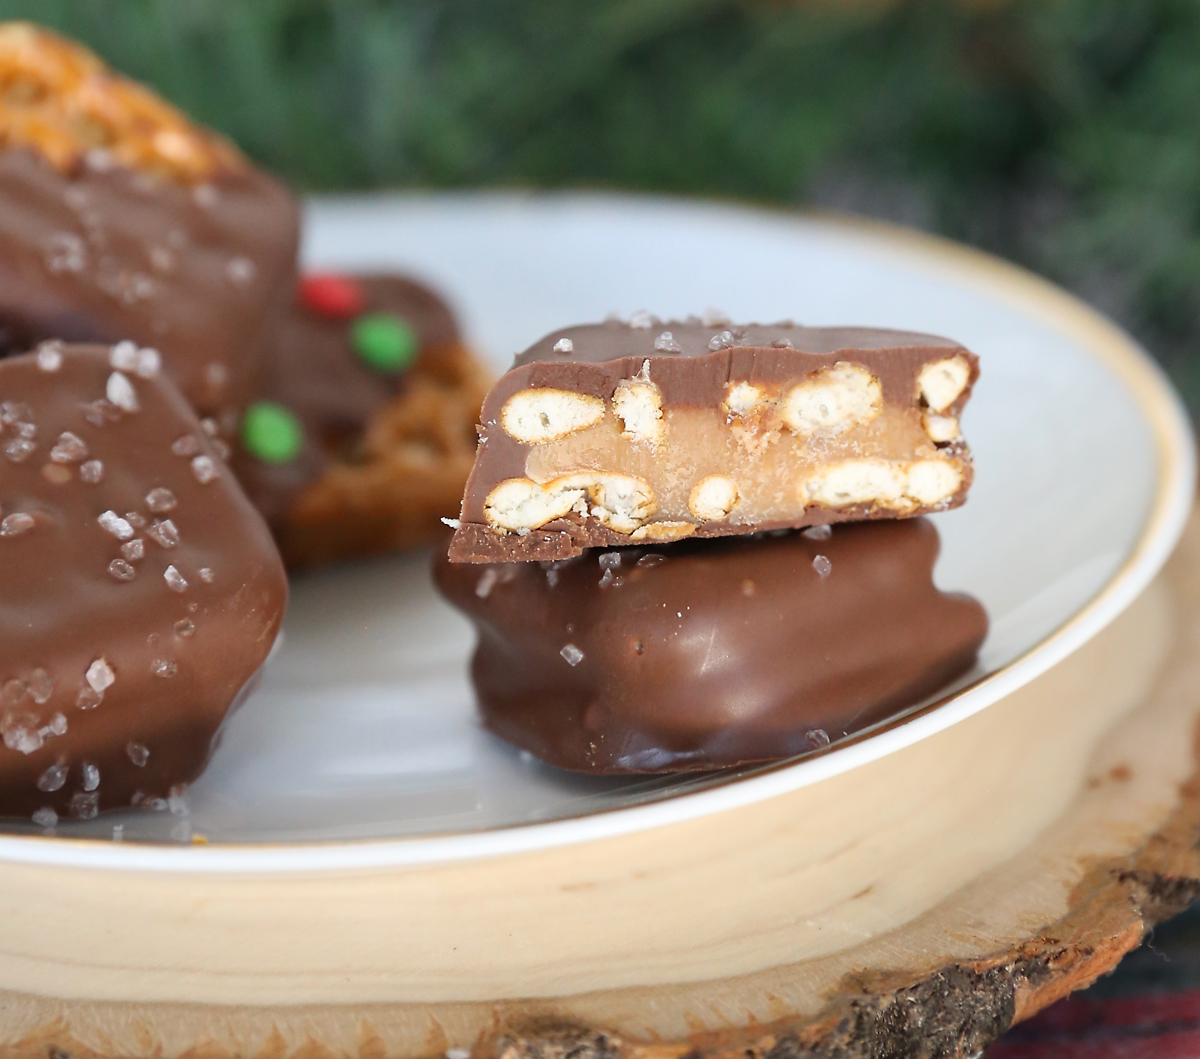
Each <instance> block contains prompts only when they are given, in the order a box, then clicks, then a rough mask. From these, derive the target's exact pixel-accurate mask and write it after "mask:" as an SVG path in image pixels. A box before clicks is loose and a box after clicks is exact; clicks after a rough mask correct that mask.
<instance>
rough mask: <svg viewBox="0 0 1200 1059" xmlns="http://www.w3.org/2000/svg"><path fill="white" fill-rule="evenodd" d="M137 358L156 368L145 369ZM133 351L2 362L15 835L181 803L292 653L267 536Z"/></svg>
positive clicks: (2, 719)
mask: <svg viewBox="0 0 1200 1059" xmlns="http://www.w3.org/2000/svg"><path fill="white" fill-rule="evenodd" d="M135 353H136V351H135ZM129 359H130V352H129V349H128V348H127V347H119V348H117V349H116V350H110V349H108V348H106V347H94V346H91V347H81V346H63V345H59V344H46V345H44V346H42V347H41V348H40V349H39V350H38V351H37V352H36V353H31V354H26V355H24V356H19V357H11V358H9V359H7V360H3V361H0V739H2V745H0V815H3V816H28V815H31V814H33V813H35V812H36V813H38V814H39V819H40V820H41V821H43V822H45V821H46V820H48V819H52V818H53V817H54V816H55V815H59V816H63V815H70V816H76V817H88V816H92V815H94V814H95V813H96V812H97V811H99V810H103V809H109V808H116V807H120V806H128V805H130V804H135V805H136V804H139V803H141V802H144V801H151V802H153V800H154V799H162V798H167V797H168V796H169V794H170V792H171V788H172V787H175V786H178V785H180V784H186V783H188V782H190V781H191V780H193V779H195V777H196V776H197V775H198V774H199V772H200V770H201V769H202V768H203V767H204V764H205V762H206V761H207V759H208V755H209V752H210V749H211V746H212V741H213V736H214V734H215V733H216V731H217V728H218V726H219V725H220V723H221V721H222V719H223V718H224V716H225V714H226V712H227V711H228V709H229V708H230V706H231V704H233V703H234V702H235V700H236V699H237V697H238V695H239V693H240V692H241V691H242V689H243V688H244V687H245V686H246V684H247V682H248V681H249V680H250V678H251V677H252V676H253V675H254V674H255V673H256V672H257V670H258V668H259V667H260V666H261V664H262V662H263V660H264V659H265V658H266V655H267V652H268V651H269V650H270V648H271V644H272V643H273V642H274V639H275V635H276V632H277V630H278V628H279V623H280V620H281V618H282V615H283V608H284V603H285V601H286V597H287V583H286V581H285V578H284V573H283V567H282V564H281V563H280V560H279V555H278V553H277V552H276V550H275V546H274V544H273V543H272V541H271V536H270V533H269V532H268V530H267V527H266V525H265V524H264V523H263V521H262V519H261V518H260V516H259V515H258V512H256V511H255V510H254V508H253V506H252V505H251V504H250V502H249V501H248V500H247V499H246V497H245V495H244V494H243V493H242V491H241V489H240V487H239V486H238V484H237V482H236V481H235V480H234V478H233V475H232V474H231V473H230V472H229V470H228V469H227V468H226V467H225V466H224V463H223V462H222V460H221V458H220V455H219V453H218V452H217V451H216V449H215V448H214V446H213V444H212V440H211V439H210V438H209V437H208V435H207V433H206V432H205V430H204V429H203V427H202V425H201V424H200V422H199V421H198V420H197V418H196V416H195V414H194V413H193V412H192V410H191V409H190V408H189V407H188V404H187V402H186V401H185V400H184V398H183V397H182V395H181V394H180V393H179V391H178V390H177V389H176V388H175V387H174V385H172V384H171V383H170V382H169V380H167V379H166V378H165V377H163V376H162V375H161V374H160V373H158V372H157V371H156V366H155V364H154V362H153V360H152V359H145V358H142V359H139V358H138V357H136V356H134V357H133V361H134V363H135V365H136V367H135V369H134V370H122V369H121V367H120V365H122V364H125V363H126V362H127V361H128V360H129Z"/></svg>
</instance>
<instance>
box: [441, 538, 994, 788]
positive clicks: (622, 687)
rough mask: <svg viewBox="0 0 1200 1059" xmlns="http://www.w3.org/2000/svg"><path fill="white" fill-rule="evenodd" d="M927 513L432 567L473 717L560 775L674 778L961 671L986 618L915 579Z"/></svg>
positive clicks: (790, 752)
mask: <svg viewBox="0 0 1200 1059" xmlns="http://www.w3.org/2000/svg"><path fill="white" fill-rule="evenodd" d="M937 552H938V535H937V531H936V530H935V529H934V527H933V524H932V523H931V522H930V521H929V520H928V519H907V520H902V521H890V522H889V521H880V522H871V523H858V524H850V525H842V526H838V527H836V528H834V529H832V530H831V529H830V527H828V526H822V527H819V528H814V529H809V530H803V531H799V532H796V531H785V532H783V533H781V534H780V533H777V534H774V535H766V536H762V537H757V536H756V537H737V538H725V539H723V540H691V541H685V542H683V543H680V544H673V545H670V546H654V547H647V548H628V549H614V550H598V549H597V550H590V551H588V552H587V553H585V554H584V555H582V556H580V557H577V558H574V559H567V560H562V561H557V562H547V563H497V564H491V565H486V566H471V565H467V564H464V563H452V562H449V561H448V560H445V559H443V560H441V561H439V562H438V563H437V565H436V569H435V578H436V580H437V584H438V587H439V588H440V590H441V591H442V593H443V594H444V595H445V596H446V598H447V599H448V600H449V601H450V602H451V603H452V604H454V606H456V607H457V608H459V609H460V610H461V611H463V613H465V614H466V615H467V616H468V617H469V618H470V619H471V620H472V622H473V623H474V624H475V627H476V629H477V631H478V634H479V639H478V645H477V647H476V649H475V655H474V658H473V660H472V663H471V678H472V681H473V683H474V686H475V693H476V697H477V699H478V703H479V708H480V712H481V714H482V717H483V721H484V724H485V725H486V726H487V727H488V728H489V729H491V731H493V732H494V733H496V734H497V735H498V736H500V737H501V738H503V739H506V740H508V741H509V742H510V743H514V744H515V745H517V746H519V747H522V748H524V749H525V750H528V751H529V752H530V753H532V754H534V755H535V756H536V757H538V758H539V759H541V760H542V761H544V762H546V763H548V764H550V765H556V766H558V767H559V768H565V769H573V770H577V771H583V772H599V773H624V772H674V771H680V770H690V769H712V768H724V767H728V766H733V765H743V764H749V763H753V762H764V761H773V760H777V759H780V758H788V757H792V756H794V755H798V754H804V753H807V752H810V751H817V750H821V749H823V748H824V747H826V746H828V745H830V743H836V742H837V741H838V740H840V739H844V738H845V737H846V736H848V735H853V734H854V733H856V732H861V731H862V730H863V729H865V728H868V727H870V726H871V725H874V724H877V723H879V722H881V721H884V720H886V719H888V718H890V717H893V716H895V715H897V714H900V713H902V712H903V711H904V710H905V709H907V708H908V707H911V706H913V705H915V704H916V703H919V702H920V701H921V700H923V699H925V698H927V697H928V696H930V695H932V694H934V693H935V692H937V691H938V690H939V689H941V688H943V687H945V686H946V685H947V684H948V683H949V682H950V681H953V680H954V679H955V678H957V677H959V676H961V675H962V674H964V673H966V672H967V671H969V670H970V669H971V667H972V666H973V665H974V663H975V657H976V653H977V651H978V650H979V646H980V644H981V643H982V642H983V638H984V635H985V634H986V632H987V616H986V613H985V612H984V609H983V607H982V606H980V604H979V603H978V602H976V601H975V600H974V599H972V598H971V597H969V596H965V595H958V594H949V593H945V592H941V591H939V590H938V589H937V588H936V587H935V585H934V583H933V565H934V560H935V559H936V557H937Z"/></svg>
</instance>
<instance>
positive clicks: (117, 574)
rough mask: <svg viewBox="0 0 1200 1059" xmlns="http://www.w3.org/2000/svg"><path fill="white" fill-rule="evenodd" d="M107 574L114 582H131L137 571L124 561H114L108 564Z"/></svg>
mask: <svg viewBox="0 0 1200 1059" xmlns="http://www.w3.org/2000/svg"><path fill="white" fill-rule="evenodd" d="M108 572H109V574H110V576H111V577H112V578H113V580H114V581H132V580H133V579H134V578H135V577H137V571H136V570H135V569H134V568H133V567H132V566H130V565H129V563H127V562H126V561H125V560H124V559H114V560H113V561H112V562H111V563H109V564H108Z"/></svg>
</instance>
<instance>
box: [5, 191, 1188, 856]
mask: <svg viewBox="0 0 1200 1059" xmlns="http://www.w3.org/2000/svg"><path fill="white" fill-rule="evenodd" d="M401 199H403V200H408V201H410V202H411V201H421V200H424V201H426V202H428V201H432V200H440V201H453V200H457V201H470V200H475V201H478V200H481V199H486V200H491V201H496V202H507V203H509V204H518V203H528V202H530V201H538V202H554V203H555V204H556V205H557V206H559V207H560V208H561V207H563V206H569V205H571V204H573V203H577V202H579V203H587V204H597V203H605V202H607V203H618V204H627V205H634V204H641V205H645V204H650V203H658V204H659V205H667V204H672V205H678V206H689V207H693V208H695V207H701V208H703V207H711V208H715V209H718V210H724V211H726V212H729V213H742V214H745V215H749V216H758V217H765V218H770V219H771V220H772V221H774V222H775V223H781V224H786V225H788V226H804V227H807V228H809V229H811V228H813V227H818V228H822V229H825V230H827V231H829V232H832V233H841V234H844V235H849V236H850V237H852V238H854V239H855V240H856V241H857V242H859V243H860V244H866V245H867V247H868V248H869V249H870V250H871V251H873V252H876V253H884V254H889V253H890V254H891V255H893V256H898V257H902V258H903V259H904V261H905V263H906V264H907V265H909V266H910V267H913V268H919V269H921V270H922V271H924V272H926V273H934V274H939V275H943V276H945V275H947V274H952V275H953V277H954V280H955V282H956V283H957V284H959V285H960V286H965V287H967V288H968V289H972V290H977V291H983V292H985V293H987V294H988V295H989V296H990V297H992V298H994V299H995V300H997V301H999V302H1001V303H1004V304H1007V305H1010V306H1015V307H1017V308H1019V309H1020V311H1021V312H1022V314H1023V315H1025V316H1027V317H1032V318H1034V319H1037V320H1039V321H1040V322H1042V323H1044V324H1046V325H1047V326H1049V327H1051V328H1052V329H1053V330H1055V331H1057V332H1058V333H1060V334H1063V335H1065V336H1067V337H1068V338H1069V339H1071V340H1072V341H1073V342H1074V343H1075V344H1076V345H1077V346H1078V348H1079V349H1080V350H1081V351H1082V352H1084V353H1085V354H1086V355H1088V356H1090V357H1094V358H1095V359H1097V360H1099V361H1100V362H1101V363H1103V364H1104V365H1105V366H1106V367H1107V368H1108V369H1109V370H1110V371H1112V372H1113V373H1114V375H1116V376H1117V377H1118V378H1119V379H1120V380H1121V381H1122V382H1123V383H1124V384H1125V385H1126V387H1127V389H1128V390H1129V392H1130V393H1131V395H1132V396H1133V398H1134V400H1135V402H1136V404H1137V405H1138V408H1139V410H1140V411H1141V413H1142V415H1143V418H1144V421H1145V423H1146V425H1147V426H1148V427H1149V429H1150V431H1151V435H1152V438H1153V443H1154V448H1155V454H1156V458H1157V481H1156V483H1155V490H1154V496H1153V499H1152V501H1151V503H1150V507H1149V512H1148V514H1147V517H1146V521H1145V524H1144V526H1143V528H1142V532H1141V534H1140V535H1139V537H1138V539H1137V541H1136V543H1135V544H1134V546H1133V547H1132V549H1131V550H1130V552H1129V554H1128V555H1127V556H1126V557H1125V559H1124V561H1123V562H1122V563H1121V566H1120V567H1119V568H1118V569H1117V570H1116V571H1115V572H1114V573H1113V575H1112V576H1111V577H1110V578H1109V580H1108V581H1107V582H1106V583H1105V585H1104V586H1103V587H1102V588H1101V589H1100V590H1099V591H1098V592H1097V593H1096V594H1095V595H1094V596H1093V597H1092V598H1091V599H1090V600H1089V601H1088V602H1087V603H1085V604H1084V605H1083V606H1082V607H1080V608H1079V609H1078V610H1077V611H1076V612H1075V613H1074V614H1072V615H1071V616H1070V617H1069V618H1067V620H1066V621H1065V622H1063V623H1062V624H1061V625H1059V626H1057V627H1056V628H1055V629H1054V630H1052V631H1051V632H1050V633H1049V634H1047V635H1046V636H1045V637H1043V638H1042V639H1041V640H1040V641H1038V642H1037V643H1036V644H1034V645H1032V646H1031V647H1029V648H1028V649H1027V650H1025V651H1023V652H1022V653H1021V654H1019V655H1018V656H1017V657H1016V658H1014V659H1012V660H1010V661H1009V662H1008V663H1006V664H1005V665H1004V666H1002V667H1000V668H999V669H998V670H996V671H995V672H993V673H989V674H987V675H985V676H983V677H981V678H980V679H978V680H976V681H973V682H972V683H970V684H968V685H966V686H964V687H962V688H959V689H957V690H955V691H954V692H952V693H950V694H948V695H945V696H943V697H941V698H939V699H937V700H935V701H934V702H932V703H929V704H927V705H926V706H925V707H923V708H921V709H920V710H918V711H916V712H915V713H912V714H907V715H905V716H903V717H901V718H898V719H894V720H892V721H890V722H885V723H884V724H883V725H882V726H877V727H875V728H873V729H871V730H869V731H868V732H865V733H862V734H860V735H857V736H855V737H852V738H851V739H850V740H846V741H842V742H840V743H838V744H837V745H836V746H833V747H830V748H829V750H828V751H825V752H823V753H819V754H815V755H809V756H807V757H805V758H804V759H802V760H800V761H791V762H780V763H776V764H774V765H768V766H765V767H763V768H759V769H756V770H754V771H753V772H752V773H751V774H749V775H743V776H733V777H730V779H729V781H728V782H726V783H720V784H717V785H715V786H711V787H707V788H705V789H703V790H700V791H681V792H679V793H676V794H666V795H664V796H662V797H660V798H656V799H655V800H654V801H651V802H647V803H644V804H640V805H633V806H627V807H621V808H612V809H603V810H598V811H595V812H589V813H581V814H576V815H572V816H566V817H560V818H557V819H555V820H550V821H540V822H529V823H522V824H512V825H507V826H504V827H499V828H487V829H475V830H466V831H454V832H444V833H435V834H429V835H411V836H393V837H375V838H360V839H303V840H293V841H280V842H245V843H241V842H229V843H211V844H200V845H191V846H187V845H175V844H170V843H151V842H135V841H126V842H114V841H113V840H111V839H108V838H99V837H87V838H82V837H65V836H58V835H51V836H47V835H15V834H0V862H14V863H25V864H39V865H46V866H59V867H69V868H87V869H108V870H124V871H137V872H145V871H152V872H184V873H188V874H192V873H199V874H207V873H222V874H229V873H232V874H263V873H271V874H279V873H283V874H293V873H297V872H303V873H311V872H320V873H338V872H343V871H354V870H363V869H371V868H393V867H412V866H417V865H423V864H434V863H446V862H450V861H458V860H475V859H479V858H484V857H492V856H500V855H504V854H519V853H526V852H532V851H536V850H539V849H544V848H548V847H556V846H561V845H572V844H576V843H581V842H589V841H595V840H598V839H602V838H607V837H611V836H614V835H619V834H628V833H633V832H637V831H644V830H650V829H653V828H655V827H661V826H664V825H667V824H671V823H677V822H682V821H684V820H690V819H696V818H698V817H702V816H707V815H710V814H712V813H716V812H721V811H724V810H726V809H734V808H737V807H740V806H744V805H747V804H750V803H752V802H756V801H760V800H763V799H766V798H770V797H773V796H775V795H778V794H782V793H785V792H787V791H791V790H795V789H797V788H799V787H804V786H809V785H811V784H814V783H819V782H821V781H822V780H825V779H829V778H831V777H833V776H836V775H839V774H841V773H843V772H848V771H851V770H852V769H854V768H857V767H859V766H861V765H865V764H867V763H869V762H871V761H875V760H878V759H880V758H882V757H885V756H887V755H889V754H892V753H895V752H897V751H899V750H902V749H904V748H905V747H907V746H911V745H912V744H914V743H916V742H918V741H920V740H922V739H925V738H928V737H929V736H932V735H934V734H936V733H937V732H939V731H942V730H944V729H946V728H949V727H950V726H951V725H954V724H957V723H958V722H959V721H962V720H965V719H966V718H968V717H970V716H972V715H973V714H975V713H978V712H979V711H981V710H983V709H986V708H987V707H988V706H990V705H992V704H994V703H995V702H998V701H999V700H1000V699H1002V698H1004V697H1006V696H1007V695H1009V694H1011V693H1012V692H1014V691H1016V690H1017V689H1018V688H1020V687H1022V686H1024V685H1025V684H1027V683H1029V682H1030V681H1032V680H1034V679H1035V678H1037V677H1038V676H1040V675H1042V674H1043V673H1045V672H1046V671H1047V670H1048V669H1050V668H1052V667H1053V666H1054V665H1056V664H1058V663H1059V662H1061V661H1062V660H1063V659H1064V658H1066V657H1067V656H1068V655H1070V654H1071V653H1073V652H1074V651H1075V650H1077V649H1078V648H1079V647H1080V646H1082V645H1083V644H1084V643H1086V642H1087V641H1088V640H1090V639H1091V638H1092V637H1093V636H1095V635H1096V634H1097V633H1098V632H1100V631H1101V630H1102V629H1103V628H1104V627H1105V626H1106V625H1108V624H1109V623H1110V622H1111V621H1112V620H1113V619H1114V618H1116V617H1117V615H1119V614H1120V613H1121V612H1122V611H1124V610H1125V609H1126V607H1128V606H1129V604H1130V603H1132V602H1133V600H1134V599H1136V598H1137V596H1138V595H1139V594H1140V593H1141V592H1142V590H1143V589H1144V588H1145V587H1146V586H1147V585H1148V584H1149V582H1150V581H1151V580H1152V579H1153V577H1154V576H1155V575H1156V574H1157V573H1158V571H1159V570H1160V569H1161V568H1162V566H1163V564H1164V563H1165V562H1166V560H1167V558H1168V557H1169V556H1170V554H1171V552H1172V551H1173V550H1174V548H1175V545H1176V543H1177V542H1178V540H1179V537H1180V535H1181V534H1182V532H1183V529H1184V526H1185V525H1186V522H1187V519H1188V516H1189V514H1190V512H1191V508H1192V501H1193V493H1194V489H1195V485H1196V452H1195V442H1194V437H1193V432H1192V427H1191V421H1190V418H1189V417H1188V413H1187V411H1186V409H1185V407H1184V405H1183V402H1182V400H1181V399H1180V397H1179V395H1178V393H1177V392H1176V391H1175V389H1174V387H1173V385H1172V384H1171V382H1170V380H1169V379H1168V377H1167V375H1166V373H1165V372H1164V371H1163V370H1162V368H1160V367H1159V366H1158V364H1157V363H1156V362H1155V361H1154V360H1153V359H1152V358H1151V356H1150V355H1149V353H1148V352H1146V350H1145V349H1143V347H1142V346H1141V345H1140V344H1139V343H1138V342H1137V341H1136V340H1135V339H1134V338H1133V337H1132V336H1131V335H1129V334H1128V333H1127V332H1126V331H1125V330H1124V329H1122V328H1121V327H1119V326H1118V325H1117V324H1116V323H1114V322H1113V321H1111V320H1109V319H1108V318H1107V317H1105V316H1104V315H1103V314H1101V313H1100V312H1099V311H1098V310H1096V309H1093V308H1092V307H1091V306H1089V305H1087V304H1086V303H1084V302H1082V301H1081V300H1079V299H1078V298H1077V297H1075V296H1074V295H1072V294H1070V293H1069V292H1067V291H1066V290H1064V289H1063V288H1061V287H1059V286H1058V285H1057V284H1054V283H1052V282H1051V281H1050V280H1048V279H1044V278H1043V277H1041V276H1038V275H1037V274H1035V273H1033V272H1031V271H1029V270H1028V269H1025V268H1023V267H1022V266H1020V265H1016V264H1014V263H1012V262H1009V261H1006V260H1004V259H1002V258H999V257H996V256H994V255H992V254H990V253H988V252H986V251H983V250H979V249H976V248H974V247H970V246H967V245H965V244H962V243H957V242H955V241H953V240H950V239H947V238H945V237H942V236H938V235H933V234H930V233H926V232H922V231H918V230H914V229H910V228H904V227H901V226H898V225H893V224H889V223H887V222H884V221H877V220H873V219H870V218H866V217H861V216H856V215H852V214H843V213H837V212H832V211H826V210H812V209H784V208H772V207H769V206H761V205H755V204H747V203H744V202H736V201H730V200H727V199H720V198H705V197H696V198H691V197H686V196H675V195H654V194H638V193H628V194H624V193H616V192H599V193H595V192H586V191H584V192H580V191H569V192H523V193H522V192H503V191H501V192H489V191H471V192H449V193H441V192H419V191H418V192H415V193H404V192H401V193H396V192H390V193H388V192H385V193H375V194H371V193H368V194H360V195H340V196H327V197H318V198H316V199H310V200H307V202H306V206H308V205H311V204H314V203H315V204H317V205H318V208H319V206H320V205H321V204H325V203H328V204H330V205H333V204H350V203H354V204H356V205H358V204H367V203H370V202H379V203H385V202H396V201H398V200H401Z"/></svg>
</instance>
